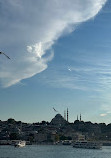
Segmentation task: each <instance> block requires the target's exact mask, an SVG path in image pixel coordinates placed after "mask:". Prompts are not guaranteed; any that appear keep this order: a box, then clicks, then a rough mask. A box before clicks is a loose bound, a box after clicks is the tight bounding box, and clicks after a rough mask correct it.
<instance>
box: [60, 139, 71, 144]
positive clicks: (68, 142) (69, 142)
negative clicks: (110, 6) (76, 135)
mask: <svg viewBox="0 0 111 158" xmlns="http://www.w3.org/2000/svg"><path fill="white" fill-rule="evenodd" d="M71 143H72V142H71V141H70V140H64V141H63V142H62V144H63V145H71Z"/></svg>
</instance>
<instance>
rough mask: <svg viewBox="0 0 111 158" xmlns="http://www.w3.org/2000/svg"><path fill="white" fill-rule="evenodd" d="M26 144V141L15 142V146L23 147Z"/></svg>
mask: <svg viewBox="0 0 111 158" xmlns="http://www.w3.org/2000/svg"><path fill="white" fill-rule="evenodd" d="M25 145H26V141H18V142H16V143H15V145H14V146H15V147H24V146H25Z"/></svg>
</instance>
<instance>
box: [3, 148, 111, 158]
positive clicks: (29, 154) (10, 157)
mask: <svg viewBox="0 0 111 158" xmlns="http://www.w3.org/2000/svg"><path fill="white" fill-rule="evenodd" d="M0 158H111V146H108V147H102V149H99V150H97V149H79V148H78V149H77V148H73V147H72V146H64V145H27V146H25V147H22V148H15V147H14V146H0Z"/></svg>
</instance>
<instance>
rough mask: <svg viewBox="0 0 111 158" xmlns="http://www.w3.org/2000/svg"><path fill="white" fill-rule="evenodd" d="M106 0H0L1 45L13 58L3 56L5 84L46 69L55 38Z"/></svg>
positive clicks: (1, 75) (0, 72)
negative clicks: (7, 58) (7, 60)
mask: <svg viewBox="0 0 111 158" xmlns="http://www.w3.org/2000/svg"><path fill="white" fill-rule="evenodd" d="M105 2H106V0H93V1H92V0H89V1H87V0H85V1H84V2H83V1H81V0H69V1H67V0H61V1H59V0H53V1H52V0H47V1H45V3H44V1H42V0H38V1H27V0H24V1H19V0H9V1H6V0H4V1H2V0H0V7H1V8H0V37H1V38H0V44H1V49H3V50H4V51H6V52H8V55H10V57H11V58H12V61H11V62H10V63H9V62H7V63H6V62H5V59H4V58H1V59H0V62H1V64H2V66H1V67H0V79H1V82H2V85H3V86H4V87H9V86H11V85H14V84H16V83H19V82H20V81H21V80H23V79H26V78H30V77H32V76H34V75H36V74H37V73H40V72H42V71H44V70H45V69H47V67H48V65H47V63H48V62H49V61H50V60H52V58H53V54H52V53H51V51H50V53H49V50H51V47H52V45H53V44H54V42H55V41H56V40H57V39H58V38H59V37H60V36H61V35H63V34H64V33H66V32H67V33H69V32H71V31H73V30H74V29H75V28H76V26H77V25H78V24H79V23H82V22H84V21H87V20H89V19H90V18H92V17H94V16H95V15H96V14H97V13H98V12H99V11H100V9H101V8H102V6H103V5H104V4H105ZM7 26H8V27H7ZM72 28H73V29H72ZM47 53H49V55H46V54H47ZM45 55H46V56H45ZM68 86H69V85H68Z"/></svg>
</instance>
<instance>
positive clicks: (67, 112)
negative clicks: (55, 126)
mask: <svg viewBox="0 0 111 158" xmlns="http://www.w3.org/2000/svg"><path fill="white" fill-rule="evenodd" d="M68 121H69V112H68V108H67V122H68Z"/></svg>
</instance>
